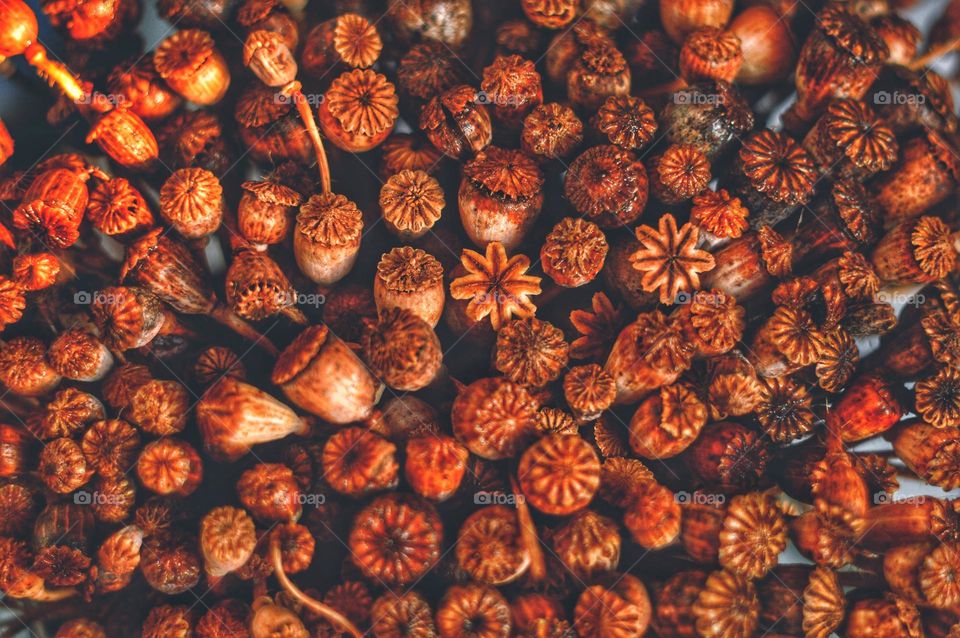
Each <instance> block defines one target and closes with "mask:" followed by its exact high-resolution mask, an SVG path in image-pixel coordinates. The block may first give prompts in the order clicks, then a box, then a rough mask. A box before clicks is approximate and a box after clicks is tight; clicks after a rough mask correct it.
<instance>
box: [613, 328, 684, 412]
mask: <svg viewBox="0 0 960 638" xmlns="http://www.w3.org/2000/svg"><path fill="white" fill-rule="evenodd" d="M692 358H693V347H692V346H691V345H690V344H688V343H686V341H685V340H684V338H683V335H682V331H681V329H680V326H679V325H677V324H675V323H673V322H671V321H669V320H668V319H667V317H665V316H664V315H663V313H662V312H660V311H659V310H654V311H651V312H644V313H640V314H639V315H638V316H637V320H636V321H634V322H633V323H631V324H630V325H628V326H626V327H625V328H624V329H623V330H622V331H621V332H620V334H619V335H618V336H617V339H616V341H615V342H614V344H613V348H612V349H611V351H610V354H609V356H608V357H607V360H606V363H605V364H604V370H605V371H606V372H607V373H608V374H610V375H611V376H613V378H614V380H615V381H616V383H617V400H616V403H619V404H624V403H633V402H635V401H638V400H640V399H642V398H643V397H645V396H647V395H648V394H650V393H651V392H652V391H653V390H656V389H657V388H660V387H662V386H664V385H668V384H670V383H673V382H674V381H676V380H677V379H678V378H679V377H680V375H681V374H682V373H683V372H684V371H685V370H686V369H687V368H689V367H690V363H691V361H692Z"/></svg>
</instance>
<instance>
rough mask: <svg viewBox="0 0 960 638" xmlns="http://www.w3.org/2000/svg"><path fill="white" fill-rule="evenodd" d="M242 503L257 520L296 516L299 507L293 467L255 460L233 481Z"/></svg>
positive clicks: (294, 518) (291, 518)
mask: <svg viewBox="0 0 960 638" xmlns="http://www.w3.org/2000/svg"><path fill="white" fill-rule="evenodd" d="M237 495H238V496H239V498H240V502H241V503H242V504H243V506H244V507H245V508H246V509H247V510H249V511H250V513H251V514H253V516H254V517H255V518H256V519H257V520H259V521H264V522H268V521H288V520H296V519H297V518H299V516H300V512H301V511H302V509H303V508H302V505H301V504H300V502H299V496H300V488H299V486H298V485H297V481H296V479H295V478H294V476H293V470H291V469H290V468H289V467H287V466H285V465H281V464H279V463H258V464H256V465H254V466H253V467H252V468H250V469H249V470H247V471H246V472H244V473H243V474H242V475H241V476H240V480H238V481H237Z"/></svg>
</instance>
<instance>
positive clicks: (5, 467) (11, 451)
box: [0, 425, 58, 478]
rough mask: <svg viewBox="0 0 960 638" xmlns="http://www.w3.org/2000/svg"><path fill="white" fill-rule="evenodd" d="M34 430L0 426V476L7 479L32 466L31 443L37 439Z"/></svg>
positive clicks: (32, 450)
mask: <svg viewBox="0 0 960 638" xmlns="http://www.w3.org/2000/svg"><path fill="white" fill-rule="evenodd" d="M35 429H36V428H33V427H31V428H30V429H27V428H19V427H14V426H12V425H0V476H2V477H4V478H9V477H11V476H17V475H19V474H24V473H25V472H27V469H28V465H33V463H34V462H35V459H34V447H33V441H34V440H36V438H37V433H36V432H35V431H34V430H35ZM55 436H58V435H55ZM46 438H53V437H46ZM31 439H33V440H31Z"/></svg>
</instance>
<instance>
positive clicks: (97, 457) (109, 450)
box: [80, 415, 140, 478]
mask: <svg viewBox="0 0 960 638" xmlns="http://www.w3.org/2000/svg"><path fill="white" fill-rule="evenodd" d="M101 416H102V415H101ZM80 447H81V449H82V450H83V456H84V458H85V459H86V460H87V464H88V465H89V466H90V467H91V468H92V469H94V470H95V471H96V472H97V473H98V474H99V475H100V476H102V477H104V478H118V477H120V476H123V475H124V474H125V473H126V472H127V471H128V470H129V469H130V468H131V467H132V466H133V464H134V462H135V461H136V458H137V452H138V451H139V448H140V434H139V433H138V431H137V430H136V429H134V427H133V426H132V425H130V424H129V423H127V422H126V421H121V420H119V419H109V420H106V421H97V422H95V423H94V424H93V425H91V426H90V427H89V428H88V429H87V431H86V432H84V433H83V439H82V440H81V444H80Z"/></svg>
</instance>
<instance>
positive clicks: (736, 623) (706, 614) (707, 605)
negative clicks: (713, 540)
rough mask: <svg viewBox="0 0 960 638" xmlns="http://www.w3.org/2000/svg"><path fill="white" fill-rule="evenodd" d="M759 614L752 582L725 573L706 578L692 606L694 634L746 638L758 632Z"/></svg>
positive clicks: (708, 636) (717, 637)
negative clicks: (694, 620) (695, 630)
mask: <svg viewBox="0 0 960 638" xmlns="http://www.w3.org/2000/svg"><path fill="white" fill-rule="evenodd" d="M759 613H760V601H759V600H758V599H757V590H756V588H755V587H754V585H753V582H751V581H750V580H749V579H747V578H745V577H743V576H737V575H736V574H733V573H731V572H729V571H726V570H721V571H717V572H713V573H712V574H710V576H708V577H707V581H706V583H705V584H704V587H703V589H702V590H701V591H700V595H699V596H697V600H696V602H695V603H694V604H693V616H694V618H695V619H696V622H695V626H696V629H697V633H698V634H699V635H700V636H702V637H703V638H721V636H722V637H723V638H748V637H749V636H752V635H753V633H754V631H756V629H757V624H758V616H759Z"/></svg>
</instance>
